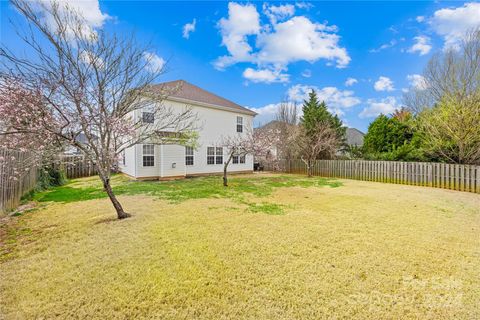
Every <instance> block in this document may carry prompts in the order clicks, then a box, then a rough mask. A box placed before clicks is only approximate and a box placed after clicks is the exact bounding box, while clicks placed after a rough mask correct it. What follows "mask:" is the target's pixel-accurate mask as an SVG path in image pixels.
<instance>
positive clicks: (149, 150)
mask: <svg viewBox="0 0 480 320" xmlns="http://www.w3.org/2000/svg"><path fill="white" fill-rule="evenodd" d="M154 165H155V145H153V144H144V145H143V166H144V167H153V166H154Z"/></svg>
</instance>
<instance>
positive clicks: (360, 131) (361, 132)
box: [348, 127, 365, 135]
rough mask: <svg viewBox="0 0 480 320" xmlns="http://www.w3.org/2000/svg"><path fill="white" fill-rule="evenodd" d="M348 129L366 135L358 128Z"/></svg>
mask: <svg viewBox="0 0 480 320" xmlns="http://www.w3.org/2000/svg"><path fill="white" fill-rule="evenodd" d="M348 129H352V130H355V131H357V132H359V133H361V134H363V135H365V133H364V132H362V131H360V130H358V129H357V128H353V127H348Z"/></svg>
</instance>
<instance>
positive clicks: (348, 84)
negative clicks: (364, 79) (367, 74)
mask: <svg viewBox="0 0 480 320" xmlns="http://www.w3.org/2000/svg"><path fill="white" fill-rule="evenodd" d="M355 83H358V80H357V79H355V78H347V80H346V81H345V86H346V87H351V86H353V85H354V84H355Z"/></svg>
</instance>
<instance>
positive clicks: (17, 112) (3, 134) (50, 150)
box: [0, 78, 60, 180]
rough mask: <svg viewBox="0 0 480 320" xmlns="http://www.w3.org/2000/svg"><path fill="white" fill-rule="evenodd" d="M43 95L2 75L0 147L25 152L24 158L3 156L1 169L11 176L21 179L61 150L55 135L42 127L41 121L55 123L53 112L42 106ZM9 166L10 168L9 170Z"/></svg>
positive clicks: (0, 164)
mask: <svg viewBox="0 0 480 320" xmlns="http://www.w3.org/2000/svg"><path fill="white" fill-rule="evenodd" d="M41 105H42V100H41V95H40V94H39V93H38V92H32V91H30V90H26V89H25V88H23V87H22V86H21V85H20V84H19V83H18V82H17V81H8V80H7V79H4V78H1V79H0V114H1V115H2V118H1V120H0V148H6V149H8V150H15V151H20V152H22V155H23V156H22V161H20V159H16V158H15V156H13V155H12V157H13V158H9V159H4V158H2V157H0V168H3V169H4V170H0V171H2V172H4V173H5V172H7V171H8V172H9V174H8V178H9V179H12V180H18V179H20V178H21V177H22V176H23V175H24V174H27V173H28V172H29V171H30V169H31V168H36V167H38V166H39V165H41V164H42V163H43V162H47V161H48V160H47V159H50V160H51V157H52V156H53V155H54V154H57V153H58V151H59V150H60V145H59V143H58V140H57V139H56V137H55V135H53V134H51V133H50V132H48V131H45V130H42V129H41V128H42V126H41V123H42V122H44V123H52V119H51V117H50V116H51V115H50V114H49V113H48V114H45V113H44V112H43V109H42V107H41ZM7 168H9V169H8V170H7Z"/></svg>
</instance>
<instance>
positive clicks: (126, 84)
mask: <svg viewBox="0 0 480 320" xmlns="http://www.w3.org/2000/svg"><path fill="white" fill-rule="evenodd" d="M11 3H12V5H13V6H14V7H15V9H16V10H17V11H18V12H19V13H20V14H21V15H22V16H23V17H24V18H25V19H26V20H27V22H28V23H29V26H30V28H29V29H28V30H29V31H27V32H26V33H21V32H20V31H19V37H20V39H21V40H23V42H24V43H25V44H26V45H27V46H28V47H30V49H31V54H30V55H29V57H26V58H19V57H18V55H17V54H15V53H13V52H11V51H10V50H9V49H8V48H6V47H3V46H2V47H1V48H0V59H1V62H2V64H3V65H2V69H1V70H0V75H1V80H0V81H1V82H0V86H1V87H2V88H3V89H2V91H5V92H7V93H8V92H10V91H9V87H12V88H17V89H16V90H19V92H27V93H32V94H35V99H36V100H35V101H31V102H32V103H30V104H29V107H31V108H32V113H29V111H28V110H23V109H22V108H19V107H18V106H16V105H15V104H14V103H8V102H7V103H4V104H3V105H2V107H1V108H2V111H4V112H5V113H2V115H3V114H5V115H6V116H7V118H8V120H7V122H8V123H9V126H8V128H7V129H8V130H4V131H2V136H3V138H2V139H4V140H5V141H6V142H5V143H6V144H7V145H8V144H10V145H12V144H15V139H16V140H21V141H22V143H25V141H27V140H28V139H29V137H38V138H39V139H43V138H45V140H44V141H46V142H48V141H50V140H51V139H53V140H55V141H58V142H59V143H61V144H63V145H70V146H74V147H76V148H78V149H79V150H81V151H82V152H83V153H84V154H85V156H86V157H87V158H88V159H90V160H91V161H93V162H95V163H96V165H97V169H98V173H99V177H100V179H101V180H102V183H103V186H104V189H105V191H106V192H107V194H108V196H109V198H110V200H111V202H112V204H113V206H114V208H115V210H116V212H117V216H118V218H119V219H122V218H126V217H128V216H129V214H127V213H126V212H125V211H124V209H123V208H122V206H121V204H120V202H119V201H118V200H117V198H116V197H115V195H114V193H113V191H112V187H111V185H110V177H111V173H112V168H114V167H115V166H116V164H117V162H118V157H119V155H120V154H121V152H122V151H123V150H125V149H126V148H128V147H130V146H133V145H135V144H137V143H142V142H145V141H149V143H168V142H171V141H172V137H173V138H174V139H175V140H174V143H189V142H191V137H193V136H194V135H191V134H190V133H191V132H192V130H193V129H194V124H195V120H196V116H195V114H194V113H193V112H192V110H191V109H190V108H188V107H185V108H183V109H181V110H180V108H177V109H172V108H169V107H166V106H165V105H163V103H162V101H163V100H164V99H165V98H166V97H167V96H168V95H169V94H170V93H171V92H168V91H167V90H165V89H162V88H158V87H157V86H156V87H155V88H153V87H152V83H153V82H154V81H156V80H157V79H158V77H159V76H160V75H161V74H163V72H164V65H163V64H159V63H158V61H157V60H158V59H157V60H155V59H156V58H158V57H156V56H155V55H153V54H152V53H151V52H149V51H148V50H147V49H148V48H146V47H145V46H142V45H140V44H138V43H136V41H135V40H134V37H124V36H118V35H116V34H113V33H109V34H107V33H106V32H104V30H102V29H99V30H93V29H91V28H89V27H87V24H86V22H85V19H84V18H83V17H82V16H81V15H80V14H79V13H78V12H77V11H75V10H74V9H73V8H71V7H69V5H68V3H67V2H56V1H51V2H48V1H42V2H29V1H26V0H12V1H11ZM39 8H41V12H42V13H43V14H41V13H40V11H39ZM46 17H47V18H46ZM32 99H33V97H32ZM19 109H22V110H19ZM142 110H148V112H149V118H150V119H154V121H142V118H141V117H139V116H138V114H139V113H140V112H141V111H142ZM166 133H167V134H166ZM168 133H174V134H168ZM80 134H84V135H85V138H86V142H83V143H80V142H78V139H77V137H78V136H79V135H80Z"/></svg>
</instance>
